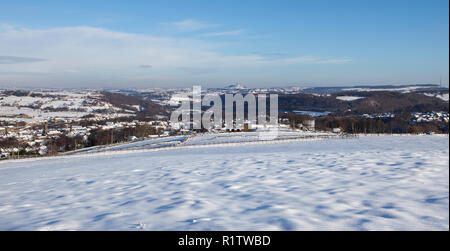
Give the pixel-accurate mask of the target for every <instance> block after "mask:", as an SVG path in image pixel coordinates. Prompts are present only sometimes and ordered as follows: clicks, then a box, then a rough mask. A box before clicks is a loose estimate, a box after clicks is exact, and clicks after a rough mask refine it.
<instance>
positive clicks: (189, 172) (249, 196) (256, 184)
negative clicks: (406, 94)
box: [0, 136, 449, 230]
mask: <svg viewBox="0 0 450 251" xmlns="http://www.w3.org/2000/svg"><path fill="white" fill-rule="evenodd" d="M448 140H449V138H448V136H367V137H364V136H362V137H360V138H359V139H327V140H318V141H303V142H302V141H300V142H278V143H265V144H241V145H239V144H233V145H223V146H206V147H205V146H202V147H197V148H196V147H186V148H172V149H164V150H158V151H155V150H148V151H139V152H110V153H101V154H100V153H99V154H91V155H74V156H65V157H55V158H45V159H44V158H43V159H39V160H36V159H35V160H21V161H8V162H0V229H1V230H448V229H449V156H448V154H449V143H448Z"/></svg>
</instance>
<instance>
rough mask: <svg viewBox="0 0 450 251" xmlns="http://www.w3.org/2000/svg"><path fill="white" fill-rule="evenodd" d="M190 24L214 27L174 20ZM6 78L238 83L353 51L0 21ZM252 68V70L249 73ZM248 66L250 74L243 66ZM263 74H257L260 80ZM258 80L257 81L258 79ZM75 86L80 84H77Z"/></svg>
mask: <svg viewBox="0 0 450 251" xmlns="http://www.w3.org/2000/svg"><path fill="white" fill-rule="evenodd" d="M175 27H176V28H177V29H179V30H183V31H191V30H202V29H205V28H206V27H209V26H208V25H206V24H202V23H197V22H194V21H193V20H184V21H180V22H176V23H175ZM242 32H243V31H241V30H238V31H224V32H216V33H205V36H227V35H239V34H240V33H242ZM0 40H1V41H2V42H3V43H2V44H3V45H2V46H1V47H0V64H2V66H1V68H0V81H1V82H2V83H5V82H6V83H17V85H18V86H20V85H31V86H32V85H33V84H36V86H40V85H43V84H49V85H54V84H57V85H58V84H63V85H73V84H77V83H79V84H80V85H81V86H83V83H87V84H88V85H92V84H95V85H98V87H111V86H116V85H121V84H124V83H125V84H130V86H133V85H135V86H142V85H145V84H147V83H148V84H155V85H158V84H160V83H161V84H164V83H172V84H173V85H183V84H190V83H191V82H192V83H195V82H196V81H199V82H202V81H204V82H207V81H208V80H212V79H214V78H216V79H217V80H216V81H215V83H214V84H220V83H223V84H225V83H227V82H233V79H230V80H227V79H223V76H224V75H226V74H230V75H231V74H232V73H233V72H236V73H237V76H236V77H233V78H236V81H239V75H241V74H243V75H244V78H246V79H248V80H250V82H251V79H252V75H253V74H255V73H254V72H255V71H259V70H262V71H264V70H265V69H269V68H273V67H278V66H292V65H294V66H295V65H297V66H301V65H315V64H316V65H324V64H326V65H330V64H345V63H348V62H350V61H351V58H349V57H319V56H311V55H303V56H292V57H289V56H283V57H277V58H271V57H266V56H264V55H262V54H255V53H247V54H235V55H230V54H223V53H221V52H220V50H221V48H222V47H224V46H226V44H224V43H222V42H216V41H209V40H202V39H198V38H184V37H183V38H180V37H175V36H153V35H147V34H137V33H127V32H119V31H113V30H109V29H105V28H97V27H91V26H76V27H58V28H49V29H28V28H17V27H13V26H7V25H3V26H2V27H1V28H0ZM245 71H248V72H249V73H248V75H247V76H246V74H245ZM243 72H244V73H243ZM257 81H258V80H257ZM257 81H255V82H257ZM71 87H76V86H71Z"/></svg>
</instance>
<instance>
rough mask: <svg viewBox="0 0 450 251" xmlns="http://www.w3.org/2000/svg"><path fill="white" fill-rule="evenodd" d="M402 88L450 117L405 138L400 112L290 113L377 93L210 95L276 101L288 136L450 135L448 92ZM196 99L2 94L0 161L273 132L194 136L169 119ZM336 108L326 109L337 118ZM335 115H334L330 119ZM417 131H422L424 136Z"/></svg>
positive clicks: (411, 126)
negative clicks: (315, 102) (314, 102)
mask: <svg viewBox="0 0 450 251" xmlns="http://www.w3.org/2000/svg"><path fill="white" fill-rule="evenodd" d="M396 88H397V89H391V90H389V91H391V92H397V93H410V92H411V91H417V90H421V91H422V92H423V93H421V94H420V95H421V96H423V97H424V98H428V99H435V100H433V102H441V103H443V104H444V106H445V105H447V110H446V111H445V110H444V111H442V110H438V111H433V110H430V111H421V110H418V111H414V112H410V113H409V117H408V118H407V120H408V121H407V122H408V123H407V124H406V126H407V127H408V129H404V130H403V129H402V128H401V127H402V126H403V127H405V126H404V125H402V126H397V127H398V128H400V129H398V128H396V127H393V126H391V125H392V124H393V121H394V122H395V119H396V116H399V115H398V114H396V113H395V112H390V111H388V112H384V113H366V112H364V111H363V110H362V111H361V112H360V114H357V115H355V114H351V115H349V114H344V115H343V116H342V115H341V116H337V115H335V114H339V113H342V111H344V112H345V113H348V112H349V111H350V110H351V109H347V108H346V107H345V106H343V107H344V108H345V109H344V108H343V109H341V110H335V111H324V108H322V107H321V108H320V109H315V107H313V108H312V109H308V108H309V107H306V106H298V105H297V106H294V107H292V105H291V104H292V103H293V104H294V105H296V102H300V101H301V100H302V99H311V98H313V99H314V98H315V99H326V100H330V99H331V100H333V102H339V103H338V105H341V106H342V105H347V104H355V103H356V102H362V101H363V100H364V99H369V98H370V96H368V93H375V91H376V90H372V92H370V90H368V89H367V88H366V89H364V90H362V91H360V92H359V93H354V91H355V89H349V88H342V89H337V88H330V89H324V88H316V89H314V88H312V89H311V88H310V89H308V88H301V87H288V88H258V89H248V88H246V87H245V86H243V85H240V84H236V85H231V86H228V87H224V88H209V89H206V90H204V93H214V94H217V95H224V94H236V93H241V94H243V95H245V94H248V93H251V94H260V93H263V94H270V93H276V94H278V95H279V98H280V102H281V105H280V107H279V112H280V113H279V120H278V125H277V127H278V129H281V130H284V131H296V132H307V133H311V132H316V133H324V132H326V133H332V134H343V133H350V134H356V133H385V132H390V133H428V134H433V133H436V132H437V133H445V132H447V133H448V119H449V115H448V91H447V93H445V92H442V90H440V91H439V92H437V93H436V91H435V94H434V95H433V94H430V86H422V87H420V86H419V87H417V88H411V87H409V88H405V87H403V89H401V88H400V89H399V88H398V87H396ZM433 88H435V87H433ZM405 90H406V91H405ZM191 91H192V90H191V89H189V88H178V89H163V88H154V89H136V90H0V158H1V159H8V158H20V157H37V156H48V155H55V154H58V153H66V152H71V151H77V150H79V149H83V148H89V147H95V146H106V145H115V144H121V143H124V142H135V141H143V140H148V139H154V138H164V137H170V136H176V135H191V134H195V133H225V132H251V131H256V130H267V125H264V126H262V127H261V126H258V125H256V123H252V122H250V121H246V122H245V123H244V126H241V127H235V126H233V127H226V126H223V127H220V128H202V129H200V130H198V129H197V130H194V129H193V126H192V123H190V122H188V123H184V122H182V121H180V122H177V123H171V122H170V112H171V111H173V110H174V109H175V108H177V107H179V106H180V104H181V102H183V101H186V99H187V101H189V102H190V101H192V95H191ZM349 91H351V92H350V93H349ZM381 91H385V90H381ZM378 92H380V90H378ZM378 92H377V93H378ZM364 95H365V96H367V97H364ZM292 100H293V101H292ZM299 100H300V101H299ZM354 106H355V107H357V106H356V105H354ZM336 107H337V106H336ZM296 108H297V109H296ZM302 108H305V109H302ZM332 108H333V107H327V108H325V109H327V110H332ZM332 112H333V113H334V114H331V113H332ZM333 115H334V116H333ZM355 118H356V120H355ZM394 124H395V123H394ZM417 125H421V127H420V128H419V129H418V127H417ZM423 125H426V126H425V127H424V126H423ZM445 125H447V127H445ZM388 127H390V128H388Z"/></svg>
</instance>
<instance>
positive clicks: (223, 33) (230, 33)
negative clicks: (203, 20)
mask: <svg viewBox="0 0 450 251" xmlns="http://www.w3.org/2000/svg"><path fill="white" fill-rule="evenodd" d="M246 31H247V30H245V29H239V30H230V31H221V32H212V33H208V34H206V36H208V37H218V36H238V35H241V34H243V33H245V32H246Z"/></svg>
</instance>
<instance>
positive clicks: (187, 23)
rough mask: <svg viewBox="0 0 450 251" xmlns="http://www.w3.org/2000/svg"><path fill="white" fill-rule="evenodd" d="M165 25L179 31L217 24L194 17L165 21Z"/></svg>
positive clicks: (202, 28) (189, 30) (200, 28)
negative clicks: (170, 21)
mask: <svg viewBox="0 0 450 251" xmlns="http://www.w3.org/2000/svg"><path fill="white" fill-rule="evenodd" d="M163 26H164V27H165V28H167V29H171V30H175V31H179V32H191V31H198V30H204V29H208V28H211V27H215V26H216V25H213V24H209V23H206V22H201V21H197V20H194V19H184V20H181V21H178V22H172V23H164V24H163Z"/></svg>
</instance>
